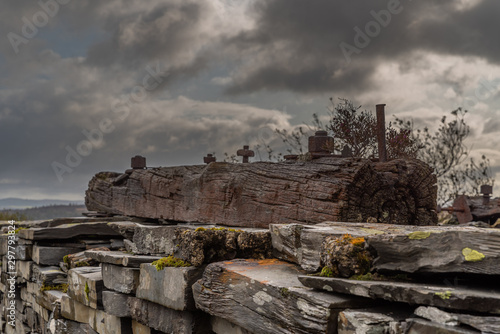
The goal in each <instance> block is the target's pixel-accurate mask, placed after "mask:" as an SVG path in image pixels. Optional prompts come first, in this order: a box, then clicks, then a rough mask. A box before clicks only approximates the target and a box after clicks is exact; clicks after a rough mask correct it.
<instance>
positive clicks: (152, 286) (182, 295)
mask: <svg viewBox="0 0 500 334" xmlns="http://www.w3.org/2000/svg"><path fill="white" fill-rule="evenodd" d="M204 269H205V268H204V267H198V268H197V267H179V268H174V267H165V268H163V269H162V270H160V271H158V270H156V267H155V266H153V265H151V264H147V263H143V264H141V271H140V273H141V274H140V280H139V282H140V283H139V287H138V288H137V292H136V296H137V298H141V299H145V300H149V301H151V302H154V303H157V304H160V305H163V306H165V307H168V308H171V309H173V310H179V311H185V310H191V311H192V310H194V309H195V305H194V299H193V290H192V288H191V286H192V285H193V284H194V283H195V282H196V281H197V280H198V279H200V278H201V276H202V275H203V271H204Z"/></svg>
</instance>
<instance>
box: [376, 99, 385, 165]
mask: <svg viewBox="0 0 500 334" xmlns="http://www.w3.org/2000/svg"><path fill="white" fill-rule="evenodd" d="M377 141H378V158H379V161H380V162H384V161H387V151H386V148H385V104H377Z"/></svg>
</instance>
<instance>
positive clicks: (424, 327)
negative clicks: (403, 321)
mask: <svg viewBox="0 0 500 334" xmlns="http://www.w3.org/2000/svg"><path fill="white" fill-rule="evenodd" d="M436 333H439V334H479V333H480V332H479V331H476V330H473V329H465V328H458V327H452V326H446V325H443V324H439V323H437V322H433V321H427V320H423V319H407V329H406V332H405V334H436ZM485 334H486V333H485Z"/></svg>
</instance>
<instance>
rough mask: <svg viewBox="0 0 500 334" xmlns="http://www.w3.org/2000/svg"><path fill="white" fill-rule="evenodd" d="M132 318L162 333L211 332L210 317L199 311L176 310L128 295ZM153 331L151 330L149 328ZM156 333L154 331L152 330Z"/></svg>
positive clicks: (199, 333) (207, 333)
mask: <svg viewBox="0 0 500 334" xmlns="http://www.w3.org/2000/svg"><path fill="white" fill-rule="evenodd" d="M127 304H128V307H129V309H130V316H131V317H132V319H133V320H135V321H137V322H139V323H140V324H142V325H145V326H147V327H151V328H153V329H155V330H158V331H161V332H162V333H175V334H211V333H213V332H212V330H211V327H210V317H209V316H208V315H207V314H205V313H202V312H200V311H196V312H189V311H177V310H172V309H169V308H167V307H165V306H162V305H159V304H156V303H152V302H150V301H147V300H144V299H140V298H136V297H128V303H127ZM151 333H153V330H151ZM154 333H156V332H154Z"/></svg>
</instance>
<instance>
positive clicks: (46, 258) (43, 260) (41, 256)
mask: <svg viewBox="0 0 500 334" xmlns="http://www.w3.org/2000/svg"><path fill="white" fill-rule="evenodd" d="M83 249H85V247H79V248H75V247H44V246H39V245H34V246H33V255H32V257H33V261H34V262H35V263H36V264H43V265H46V266H55V265H59V263H60V262H62V261H63V258H64V256H65V255H68V254H73V253H77V252H80V251H81V250H83Z"/></svg>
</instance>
